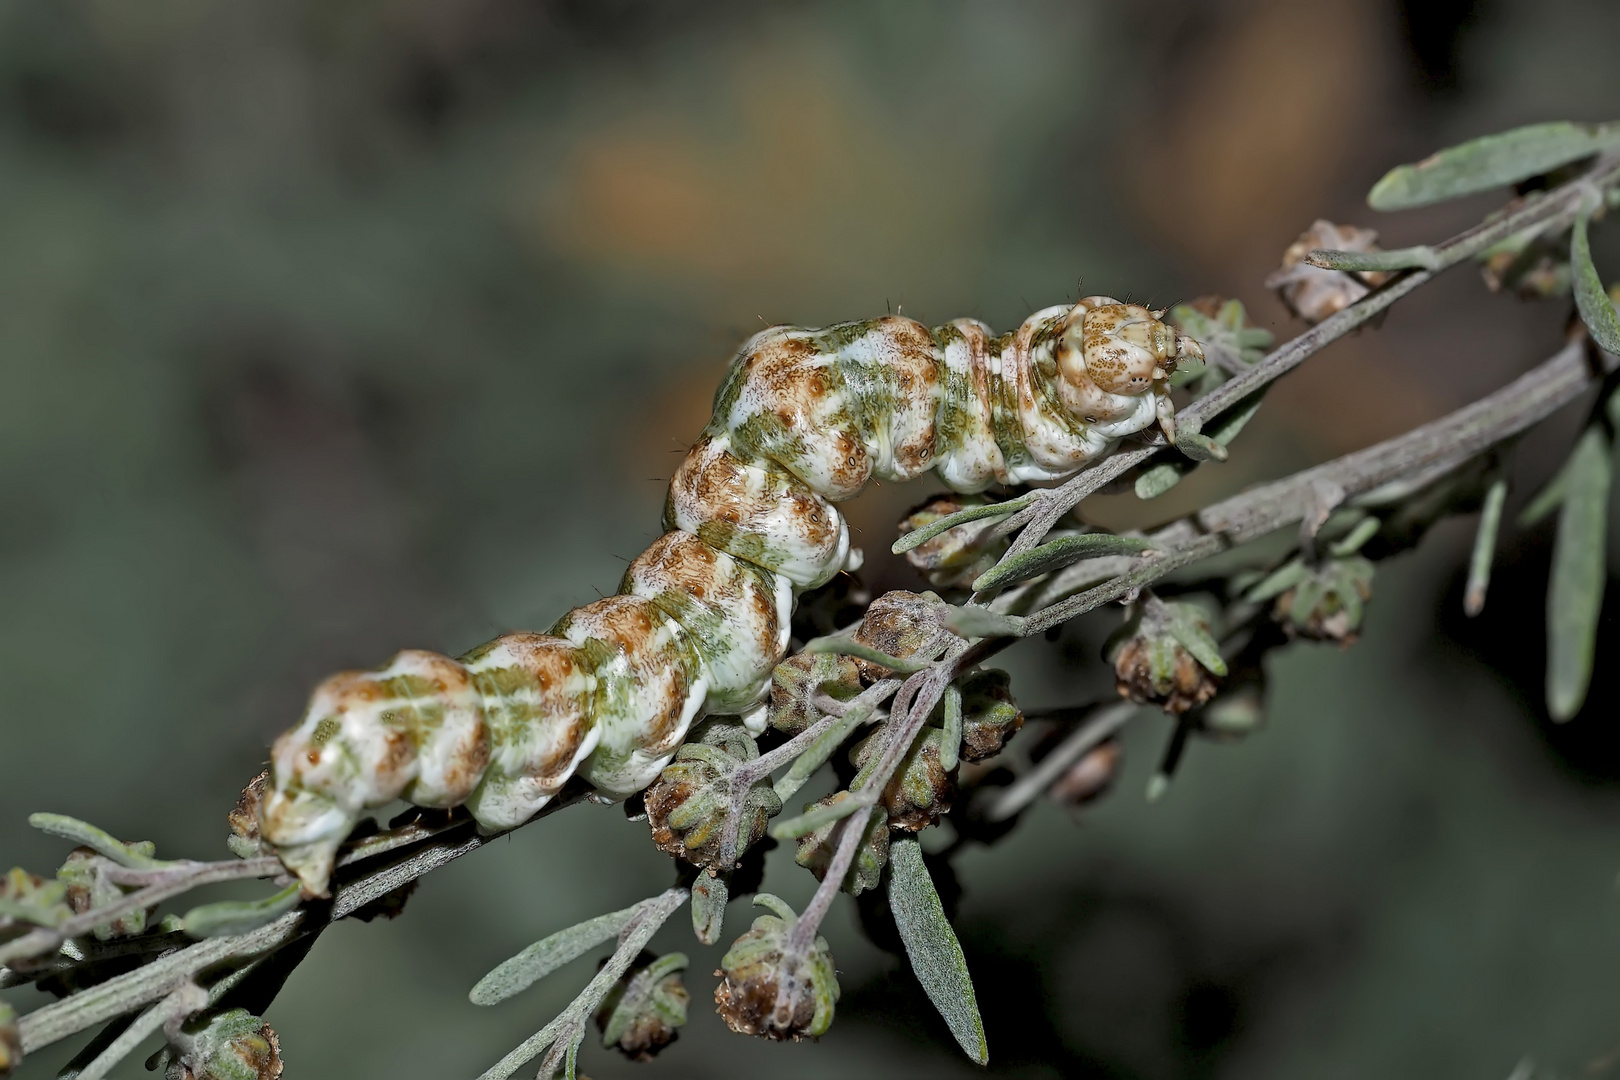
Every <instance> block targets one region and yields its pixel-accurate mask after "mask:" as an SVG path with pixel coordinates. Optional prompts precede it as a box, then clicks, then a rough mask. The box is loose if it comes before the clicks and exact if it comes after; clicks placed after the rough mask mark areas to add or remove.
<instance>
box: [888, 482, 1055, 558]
mask: <svg viewBox="0 0 1620 1080" xmlns="http://www.w3.org/2000/svg"><path fill="white" fill-rule="evenodd" d="M1039 496H1040V492H1038V491H1032V492H1030V493H1029V494H1027V495H1021V496H1019V497H1018V498H1016V499H1008V500H1007V501H1006V502H998V503H986V504H985V505H984V506H970V507H968V508H967V509H966V510H958V511H957V512H956V513H954V514H947V515H945V516H944V517H942V518H940V519H939V520H938V521H931V522H929V523H928V524H927V525H924V526H923V527H922V528H920V529H913V530H911V531H910V532H908V533H906V535H904V536H902V537H901V538H900V539H898V540H896V541H895V542H894V544H893V546H892V547H890V548H889V550H890V551H892V552H894V553H895V554H896V555H904V554H905V553H906V552H908V551H910V550H911V549H912V548H914V547H916V546H918V545H919V544H926V543H927V542H928V541H930V540H932V539H933V538H934V537H936V536H938V535H939V534H940V533H943V532H949V531H950V530H952V529H954V528H956V527H957V526H958V525H966V524H968V523H969V522H973V521H984V520H986V519H992V518H993V519H1000V518H1005V517H1011V516H1012V515H1014V514H1016V513H1017V512H1018V511H1020V510H1022V509H1023V508H1024V507H1026V506H1028V505H1029V504H1030V503H1032V502H1034V501H1035V500H1036V499H1037V498H1038V497H1039Z"/></svg>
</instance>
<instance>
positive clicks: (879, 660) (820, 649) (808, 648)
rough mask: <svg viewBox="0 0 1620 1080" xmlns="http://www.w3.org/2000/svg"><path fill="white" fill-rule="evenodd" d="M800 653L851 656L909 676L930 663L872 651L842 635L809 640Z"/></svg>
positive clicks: (915, 658)
mask: <svg viewBox="0 0 1620 1080" xmlns="http://www.w3.org/2000/svg"><path fill="white" fill-rule="evenodd" d="M799 651H800V652H807V653H837V654H838V655H840V656H853V657H855V658H856V659H857V660H866V661H869V662H871V663H874V664H882V665H883V666H884V667H886V668H888V669H889V670H890V671H898V672H900V673H901V674H903V675H909V674H911V673H912V672H914V671H921V670H922V669H923V668H925V667H927V666H928V665H929V663H930V662H931V661H929V660H928V659H926V658H924V657H920V656H906V657H900V656H890V655H889V654H888V653H886V652H883V651H882V650H881V649H874V648H872V646H870V645H862V644H861V643H860V642H858V641H856V640H855V639H854V638H852V637H848V636H846V635H844V634H828V635H827V636H826V637H818V638H811V639H810V640H809V641H807V642H805V644H804V648H803V649H801V650H799Z"/></svg>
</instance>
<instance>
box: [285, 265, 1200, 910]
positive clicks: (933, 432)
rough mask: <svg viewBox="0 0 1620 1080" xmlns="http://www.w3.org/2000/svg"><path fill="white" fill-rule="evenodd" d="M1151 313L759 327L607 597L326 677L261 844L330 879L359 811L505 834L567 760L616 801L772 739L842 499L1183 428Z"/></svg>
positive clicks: (1045, 466)
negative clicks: (457, 813) (708, 729)
mask: <svg viewBox="0 0 1620 1080" xmlns="http://www.w3.org/2000/svg"><path fill="white" fill-rule="evenodd" d="M1159 314H1160V313H1156V312H1152V311H1149V310H1147V309H1146V308H1143V307H1139V306H1137V305H1134V304H1122V303H1120V302H1118V301H1116V300H1112V299H1109V298H1108V297H1100V296H1092V297H1086V298H1085V299H1083V300H1081V301H1080V302H1079V303H1078V304H1076V305H1074V306H1073V307H1066V306H1064V307H1052V308H1047V309H1045V310H1043V311H1038V312H1036V313H1035V314H1033V315H1031V316H1030V317H1029V318H1028V319H1026V320H1025V321H1024V323H1023V324H1022V325H1021V326H1020V327H1019V328H1018V329H1017V330H1015V331H1013V332H1012V333H1010V334H1006V335H1003V336H1001V337H994V336H993V335H992V334H991V332H990V330H989V328H988V327H986V326H985V325H984V324H983V323H980V322H976V321H974V320H972V319H958V320H956V321H954V322H951V323H947V324H946V325H944V326H941V327H937V328H935V329H933V330H930V329H928V328H927V327H925V326H923V325H922V324H921V323H918V322H915V321H913V320H910V319H904V318H898V317H892V316H891V317H887V318H882V319H874V320H871V321H868V322H858V323H844V324H840V325H837V326H831V327H827V328H825V329H821V330H808V329H802V328H797V327H782V326H778V327H772V328H770V329H768V330H764V331H762V332H760V333H759V334H756V335H755V336H754V337H753V338H751V339H750V340H749V341H748V342H746V343H745V344H744V345H743V347H742V349H741V350H739V352H738V353H737V356H736V358H735V359H734V360H733V362H732V365H731V370H730V372H729V373H728V375H727V377H726V379H725V381H724V383H722V385H721V387H720V390H719V392H718V393H717V394H716V396H715V407H714V416H713V419H712V420H711V421H710V423H709V426H708V428H706V429H705V431H704V433H703V436H702V438H700V439H699V441H698V442H697V444H696V445H695V446H694V447H693V448H692V450H691V452H690V453H688V454H687V456H686V458H685V459H684V460H683V461H682V462H681V465H680V468H679V469H677V471H676V474H675V477H674V479H673V480H672V481H671V482H670V488H669V497H668V500H667V502H666V504H665V510H664V525H665V528H667V529H669V530H670V531H669V532H668V533H666V534H665V535H664V536H663V537H661V538H660V539H659V540H658V541H657V542H656V543H654V544H653V546H652V547H650V548H648V549H647V551H645V552H644V553H642V555H641V556H640V557H639V558H637V559H636V561H635V562H634V563H632V564H631V566H630V568H629V570H628V571H627V572H626V573H625V576H624V580H623V582H622V583H621V585H620V588H619V595H616V596H610V597H607V598H606V599H603V600H599V601H597V602H596V603H594V604H588V605H586V606H584V607H581V608H576V609H574V610H573V611H571V612H569V613H568V614H567V615H565V616H564V617H563V618H562V620H561V621H560V622H558V623H557V625H556V626H554V627H553V628H552V630H551V633H550V634H508V635H506V636H504V637H500V638H497V639H496V640H494V641H492V642H490V643H488V644H486V645H483V646H481V647H479V648H477V649H475V650H473V651H472V652H470V653H468V654H467V655H466V656H464V657H462V658H461V659H460V660H451V659H450V658H448V657H445V656H440V655H438V654H436V653H429V652H421V651H407V652H402V653H400V654H399V655H398V656H396V657H394V659H393V660H392V661H390V662H389V664H388V666H386V667H384V668H382V669H380V670H378V671H371V672H347V673H344V674H341V675H336V676H333V677H332V678H330V679H328V680H327V681H326V682H324V683H322V684H321V685H320V686H319V687H318V688H317V689H316V691H315V694H314V696H313V697H312V698H311V700H310V704H309V708H308V709H307V710H306V712H305V714H304V718H303V720H302V721H301V722H300V723H299V724H298V726H297V727H295V728H293V729H292V730H290V731H288V732H286V733H285V734H283V735H282V736H281V737H280V738H279V739H278V740H276V744H275V747H274V748H273V749H272V751H271V784H270V787H269V790H268V791H267V792H266V795H265V799H264V802H263V805H262V806H261V808H260V812H259V813H260V823H261V831H262V835H263V836H264V838H265V839H266V840H267V841H268V842H269V843H270V844H271V845H272V846H273V847H275V849H276V850H277V852H278V853H279V854H280V856H281V858H282V860H283V862H285V863H286V864H287V866H288V868H289V869H291V870H292V871H293V872H294V873H296V874H297V875H298V876H299V878H300V879H301V880H302V882H303V884H304V886H305V888H306V889H307V890H309V891H310V892H312V893H324V892H325V890H326V887H327V882H328V878H329V876H330V873H331V867H332V860H333V856H334V853H335V852H336V850H337V847H338V845H339V844H340V843H341V842H342V841H343V839H344V837H345V836H347V835H348V832H349V830H350V829H352V828H353V827H354V825H355V823H356V822H357V821H358V820H359V818H360V815H361V814H362V813H363V812H364V811H365V810H366V809H368V808H371V807H376V806H381V805H383V804H385V803H388V802H391V801H392V800H394V799H396V798H401V797H403V798H405V799H407V800H409V801H411V802H413V803H416V804H418V805H421V806H434V807H449V806H457V805H462V804H465V805H466V806H467V808H468V809H469V810H470V811H471V813H472V815H473V817H474V818H475V819H476V820H477V821H478V822H479V824H480V825H481V826H483V827H484V828H487V829H505V828H511V827H513V826H515V825H518V824H521V823H522V822H523V821H525V820H527V819H528V818H529V817H530V816H532V815H533V814H534V813H535V812H536V811H537V810H539V809H540V808H541V807H542V806H544V805H545V804H546V802H547V801H548V800H550V799H551V798H552V797H553V796H555V795H556V794H557V792H558V791H560V790H561V789H562V787H563V785H564V784H565V783H567V781H568V780H569V778H570V777H572V776H574V775H575V774H576V773H577V774H578V775H579V776H580V777H582V778H583V779H585V780H586V781H588V782H589V783H590V784H591V785H592V786H593V787H595V788H597V789H598V790H600V791H603V792H605V793H607V794H610V795H614V796H620V797H622V796H626V795H629V794H631V793H633V792H635V791H638V790H640V789H641V788H643V787H645V786H646V785H647V784H649V783H651V782H652V780H653V779H654V778H655V777H656V776H657V775H658V773H659V772H660V771H661V770H662V769H663V767H664V766H665V765H666V764H667V763H668V762H669V760H670V758H671V757H672V756H673V755H674V753H675V750H676V749H677V748H678V747H679V746H680V743H681V741H682V740H683V739H684V738H685V737H686V732H687V730H688V729H689V728H690V727H691V725H692V724H693V723H694V722H696V721H697V720H699V719H701V718H702V717H704V716H708V715H742V716H744V717H745V718H746V719H747V720H748V721H749V722H750V727H751V728H753V729H754V730H760V729H761V725H762V723H763V708H764V706H763V703H764V701H765V700H766V699H767V697H768V695H769V692H770V681H771V672H772V670H773V669H774V668H775V667H776V665H777V664H778V663H779V662H780V661H781V660H782V658H783V656H784V654H785V653H786V650H787V646H788V636H789V632H788V624H789V619H790V616H791V615H792V609H793V603H794V596H795V595H796V593H797V592H798V591H800V590H803V589H808V588H814V587H816V586H818V585H821V584H823V583H825V582H827V581H829V580H831V579H832V577H833V576H834V575H836V574H837V573H838V572H839V571H841V570H843V569H844V568H845V567H846V565H847V564H848V562H849V560H850V558H851V550H850V543H849V528H848V526H847V525H846V524H845V522H844V519H843V515H841V514H840V513H839V512H838V510H837V509H836V508H835V507H834V505H833V504H834V503H836V502H840V501H842V500H844V499H848V498H852V497H853V496H854V495H856V494H857V493H858V492H860V490H861V489H862V488H863V487H865V486H866V483H867V482H868V481H869V480H870V479H871V478H872V477H874V476H876V477H878V478H879V479H883V480H909V479H912V478H913V477H916V476H919V475H921V474H922V473H924V472H927V471H928V470H930V469H933V470H935V471H937V472H938V473H939V475H940V477H941V479H943V480H944V481H945V483H946V484H947V485H949V486H950V487H951V488H952V489H954V490H956V491H959V492H965V493H971V492H976V491H981V490H983V489H984V488H986V487H989V486H990V485H991V484H995V483H1001V484H1019V483H1028V482H1045V481H1052V480H1058V479H1061V478H1063V477H1066V476H1070V475H1072V474H1073V473H1075V472H1076V471H1078V470H1079V469H1080V468H1081V467H1083V466H1084V465H1086V464H1087V463H1088V462H1091V461H1094V460H1096V458H1097V457H1099V456H1100V455H1101V454H1103V453H1104V452H1106V451H1107V449H1108V448H1109V447H1110V446H1111V445H1112V444H1113V443H1114V441H1115V440H1117V439H1119V438H1121V437H1123V436H1125V435H1129V434H1132V433H1134V432H1138V431H1141V430H1143V429H1145V428H1147V427H1150V426H1151V425H1152V424H1154V423H1155V422H1158V423H1160V424H1161V425H1163V426H1164V428H1165V430H1166V433H1167V434H1170V435H1172V436H1173V431H1174V427H1173V425H1174V419H1173V409H1172V407H1171V404H1170V396H1169V383H1168V379H1169V376H1170V373H1171V372H1172V371H1173V370H1174V368H1175V363H1176V361H1177V360H1178V359H1180V358H1184V357H1197V356H1200V355H1201V352H1200V350H1199V348H1198V345H1197V343H1196V342H1193V341H1192V340H1190V339H1188V338H1185V337H1181V338H1178V337H1177V336H1176V334H1175V332H1174V331H1173V330H1171V329H1170V327H1168V326H1166V325H1165V324H1164V323H1162V322H1160V321H1159V318H1158V316H1159Z"/></svg>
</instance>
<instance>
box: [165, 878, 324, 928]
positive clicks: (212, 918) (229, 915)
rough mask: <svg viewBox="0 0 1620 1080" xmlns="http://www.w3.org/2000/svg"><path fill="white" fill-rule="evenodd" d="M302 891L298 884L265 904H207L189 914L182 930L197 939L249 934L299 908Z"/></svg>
mask: <svg viewBox="0 0 1620 1080" xmlns="http://www.w3.org/2000/svg"><path fill="white" fill-rule="evenodd" d="M300 896H301V889H300V886H299V884H298V882H296V881H295V882H293V883H292V884H291V885H289V886H287V887H286V888H285V889H282V890H281V891H280V892H278V893H276V894H274V895H273V896H267V897H265V898H264V899H263V900H222V901H220V902H219V903H217V904H204V905H202V906H201V907H194V908H192V909H191V910H190V911H188V912H186V914H185V918H184V919H183V920H181V929H183V930H184V931H185V932H186V933H188V934H190V935H191V936H192V937H194V938H211V937H226V936H228V935H230V934H245V933H247V932H248V931H249V930H257V929H258V928H259V927H261V926H264V925H265V924H267V923H272V922H275V921H276V920H277V919H279V918H281V916H282V915H284V914H286V913H287V912H289V911H291V910H292V909H293V908H295V907H297V906H298V901H299V899H300Z"/></svg>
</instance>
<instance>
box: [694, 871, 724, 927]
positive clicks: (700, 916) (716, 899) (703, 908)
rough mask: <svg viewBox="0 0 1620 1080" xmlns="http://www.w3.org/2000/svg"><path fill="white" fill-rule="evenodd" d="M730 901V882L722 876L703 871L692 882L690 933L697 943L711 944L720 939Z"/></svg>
mask: <svg viewBox="0 0 1620 1080" xmlns="http://www.w3.org/2000/svg"><path fill="white" fill-rule="evenodd" d="M730 902H731V883H730V882H729V881H727V880H726V879H725V878H724V877H715V876H713V875H712V874H707V873H704V874H699V875H698V876H697V880H696V881H694V882H692V934H693V936H695V937H696V938H697V939H698V942H699V944H702V945H713V944H714V943H715V942H717V941H719V940H720V935H721V933H722V932H723V931H724V930H725V925H726V905H727V904H728V903H730Z"/></svg>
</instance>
